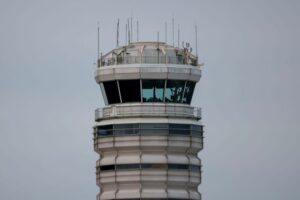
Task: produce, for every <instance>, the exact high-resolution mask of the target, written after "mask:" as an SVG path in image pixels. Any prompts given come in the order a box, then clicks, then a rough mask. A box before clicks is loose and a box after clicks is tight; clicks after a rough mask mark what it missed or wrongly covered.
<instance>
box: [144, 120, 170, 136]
mask: <svg viewBox="0 0 300 200" xmlns="http://www.w3.org/2000/svg"><path fill="white" fill-rule="evenodd" d="M168 129H169V125H168V124H150V123H149V124H141V130H140V131H141V134H168Z"/></svg>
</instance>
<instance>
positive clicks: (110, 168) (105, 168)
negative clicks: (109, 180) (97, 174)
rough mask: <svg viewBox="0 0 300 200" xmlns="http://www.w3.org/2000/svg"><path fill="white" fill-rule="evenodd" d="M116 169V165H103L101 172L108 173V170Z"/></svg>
mask: <svg viewBox="0 0 300 200" xmlns="http://www.w3.org/2000/svg"><path fill="white" fill-rule="evenodd" d="M114 169H115V165H103V166H101V167H100V170H101V171H108V170H114Z"/></svg>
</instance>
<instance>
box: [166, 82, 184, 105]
mask: <svg viewBox="0 0 300 200" xmlns="http://www.w3.org/2000/svg"><path fill="white" fill-rule="evenodd" d="M184 83H185V81H178V80H168V81H167V87H166V95H165V102H172V103H181V100H182V94H183V88H184Z"/></svg>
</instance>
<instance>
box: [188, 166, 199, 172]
mask: <svg viewBox="0 0 300 200" xmlns="http://www.w3.org/2000/svg"><path fill="white" fill-rule="evenodd" d="M190 170H191V171H192V172H199V171H200V166H198V165H190Z"/></svg>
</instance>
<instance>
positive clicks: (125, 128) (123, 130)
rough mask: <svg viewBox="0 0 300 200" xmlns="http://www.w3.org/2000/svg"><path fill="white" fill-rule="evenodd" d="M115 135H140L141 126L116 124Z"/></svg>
mask: <svg viewBox="0 0 300 200" xmlns="http://www.w3.org/2000/svg"><path fill="white" fill-rule="evenodd" d="M114 133H115V135H132V134H138V133H139V124H115V125H114Z"/></svg>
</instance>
